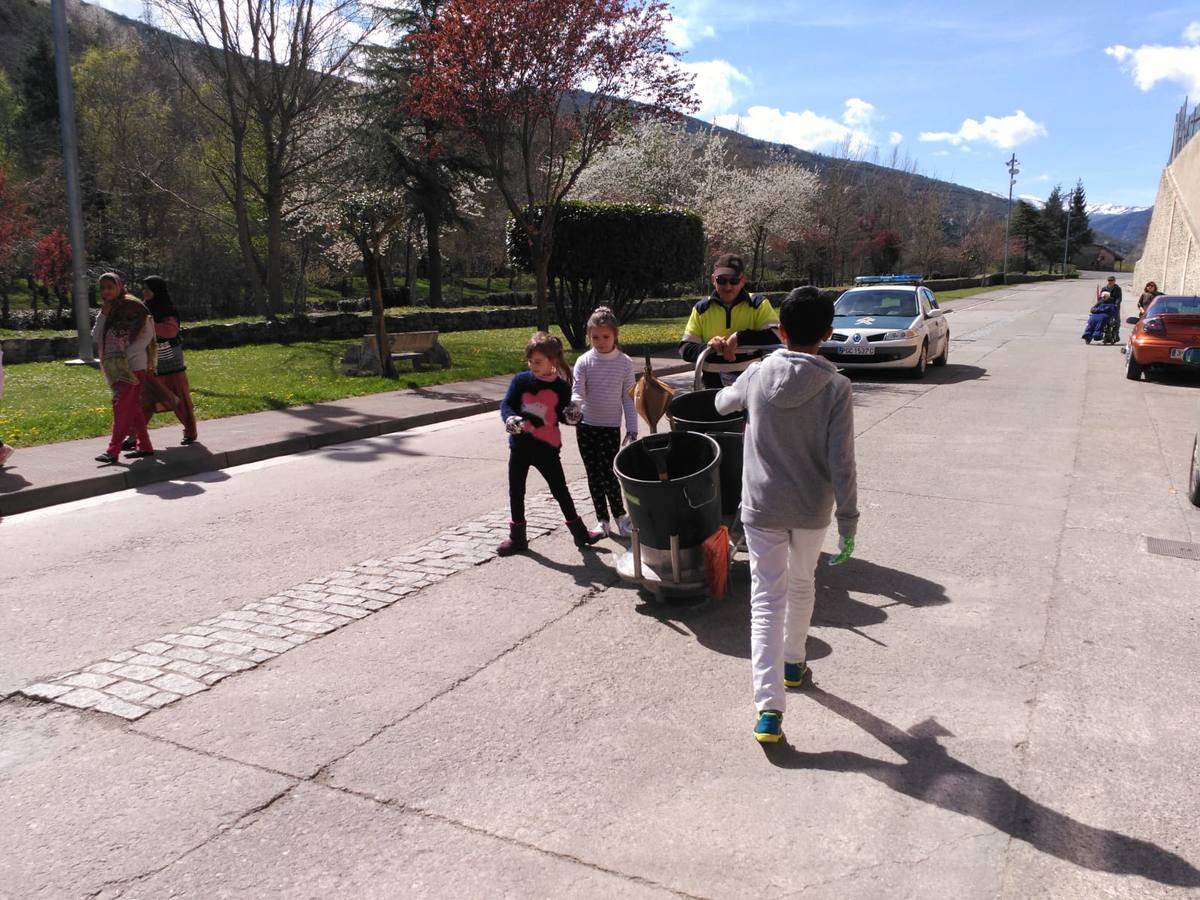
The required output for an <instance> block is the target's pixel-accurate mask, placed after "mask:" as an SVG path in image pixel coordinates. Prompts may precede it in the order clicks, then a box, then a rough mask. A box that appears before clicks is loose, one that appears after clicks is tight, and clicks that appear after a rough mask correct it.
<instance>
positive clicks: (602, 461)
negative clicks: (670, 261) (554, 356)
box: [571, 306, 638, 537]
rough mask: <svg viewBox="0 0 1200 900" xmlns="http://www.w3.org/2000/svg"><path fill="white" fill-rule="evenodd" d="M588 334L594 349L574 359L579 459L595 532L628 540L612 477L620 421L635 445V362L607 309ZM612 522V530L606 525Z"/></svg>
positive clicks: (594, 317)
mask: <svg viewBox="0 0 1200 900" xmlns="http://www.w3.org/2000/svg"><path fill="white" fill-rule="evenodd" d="M587 330H588V342H589V343H590V344H591V345H592V349H590V350H588V351H587V352H586V353H584V354H583V355H582V356H581V357H579V359H578V360H576V362H575V381H574V384H573V385H572V389H571V399H572V400H573V401H575V402H577V403H579V404H580V405H581V406H582V407H583V421H581V422H580V423H579V427H578V428H577V429H576V436H577V437H578V439H579V455H580V456H581V457H583V466H584V469H585V470H586V472H587V480H588V490H589V491H590V492H591V495H592V503H593V504H594V505H595V507H596V518H597V520H598V521H597V525H596V528H597V530H598V531H601V532H605V533H608V534H611V535H612V536H613V537H628V536H629V528H630V526H629V516H627V515H626V514H625V503H624V501H623V500H622V498H621V485H620V483H619V482H618V481H617V476H616V474H615V473H614V472H613V460H614V458H615V457H616V455H617V450H618V449H620V447H621V446H623V444H621V418H622V416H623V417H624V419H625V443H626V444H628V443H631V442H632V441H635V440H637V429H638V417H637V411H636V409H634V405H633V397H632V396H631V395H630V390H631V389H632V388H633V385H634V381H635V378H634V374H633V360H631V359H630V358H629V357H628V356H626V355H625V354H624V353H622V352H621V350H620V347H619V346H618V344H617V339H618V331H619V324H618V322H617V317H616V316H615V315H614V314H613V311H612V310H611V309H609V308H608V307H607V306H601V307H598V308H597V309H596V311H595V312H594V313H592V315H591V318H590V319H588V323H587ZM613 522H615V525H613V524H610V523H613Z"/></svg>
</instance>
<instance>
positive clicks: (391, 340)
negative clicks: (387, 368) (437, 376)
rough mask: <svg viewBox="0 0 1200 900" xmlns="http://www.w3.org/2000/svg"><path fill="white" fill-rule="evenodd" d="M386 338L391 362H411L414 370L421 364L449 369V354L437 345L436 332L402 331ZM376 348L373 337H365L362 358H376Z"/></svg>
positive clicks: (369, 335)
mask: <svg viewBox="0 0 1200 900" xmlns="http://www.w3.org/2000/svg"><path fill="white" fill-rule="evenodd" d="M387 337H388V344H389V347H388V351H389V355H390V356H391V357H392V362H400V361H402V360H411V361H412V365H413V369H414V370H415V369H417V368H418V366H419V365H420V364H421V363H428V364H431V365H439V364H440V365H441V366H442V368H444V369H448V368H450V354H449V353H448V352H447V351H446V348H445V347H443V346H442V345H441V344H439V343H438V333H437V332H436V331H404V332H401V333H399V334H389V335H388V336H387ZM376 346H377V344H376V341H375V335H374V334H368V335H366V336H365V337H364V338H363V347H362V352H363V355H364V357H366V358H369V357H374V356H376V349H375V348H376ZM368 354H369V357H368Z"/></svg>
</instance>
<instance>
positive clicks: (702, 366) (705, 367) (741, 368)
mask: <svg viewBox="0 0 1200 900" xmlns="http://www.w3.org/2000/svg"><path fill="white" fill-rule="evenodd" d="M782 346H783V344H755V345H754V346H752V347H745V348H743V347H738V349H737V350H735V351H734V355H735V356H742V355H744V356H746V357H747V358H746V359H737V360H734V361H733V362H727V361H726V360H725V358H724V357H717V359H719V360H720V362H715V361H714V362H709V359H708V358H709V356H710V355H711V354H712V352H713V348H712V347H710V346H708V345H707V344H705V346H704V349H702V350H701V351H700V355H699V356H697V357H696V374H695V377H694V378H693V379H692V390H693V391H698V390H701V389H702V388H703V387H704V373H705V372H719V373H726V372H737V373H738V374H739V375H740V374H741V373H742V372H745V371H746V370H747V369H748V368H750V366H751V365H752V364H753V363H756V362H758V360H759V358H760V357H759V356H757V355H756V356H755V357H754V359H750V358H749V356H750V354H760V353H763V352H764V351H766V353H773V352H774V351H776V350H778V349H779V348H780V347H782Z"/></svg>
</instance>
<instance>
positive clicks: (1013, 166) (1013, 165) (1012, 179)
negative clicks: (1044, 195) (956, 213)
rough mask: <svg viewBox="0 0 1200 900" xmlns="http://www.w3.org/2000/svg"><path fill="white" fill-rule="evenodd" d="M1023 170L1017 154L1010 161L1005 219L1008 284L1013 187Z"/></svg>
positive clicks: (1005, 265)
mask: <svg viewBox="0 0 1200 900" xmlns="http://www.w3.org/2000/svg"><path fill="white" fill-rule="evenodd" d="M1020 171H1021V170H1020V169H1018V168H1017V154H1015V153H1014V154H1013V155H1012V159H1010V160H1009V161H1008V214H1007V215H1006V216H1005V217H1004V274H1003V275H1002V280H1003V282H1004V283H1005V284H1008V230H1009V227H1010V226H1011V224H1012V192H1013V185H1014V184H1016V183H1017V173H1018V172H1020Z"/></svg>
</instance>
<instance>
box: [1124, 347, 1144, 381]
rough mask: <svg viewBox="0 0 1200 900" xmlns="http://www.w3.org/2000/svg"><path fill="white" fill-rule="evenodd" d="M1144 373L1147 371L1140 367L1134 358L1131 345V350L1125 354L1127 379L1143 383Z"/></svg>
mask: <svg viewBox="0 0 1200 900" xmlns="http://www.w3.org/2000/svg"><path fill="white" fill-rule="evenodd" d="M1144 371H1146V367H1145V366H1139V365H1138V362H1137V360H1136V359H1134V358H1133V344H1130V345H1129V350H1128V351H1127V352H1126V354H1125V377H1126V378H1128V379H1129V380H1130V381H1141V380H1142V373H1143V372H1144Z"/></svg>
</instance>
